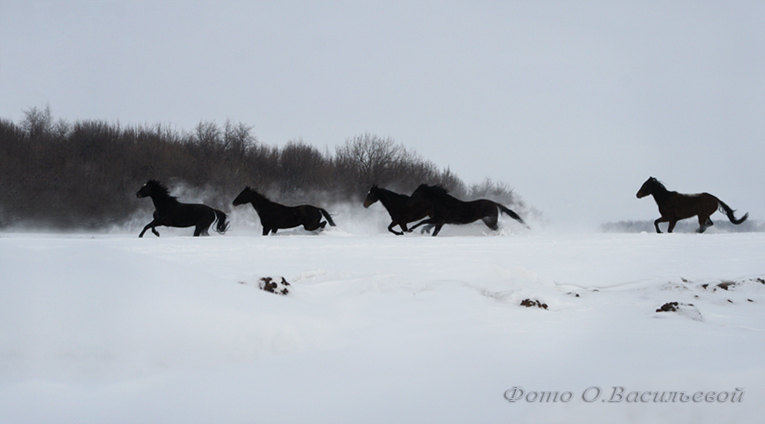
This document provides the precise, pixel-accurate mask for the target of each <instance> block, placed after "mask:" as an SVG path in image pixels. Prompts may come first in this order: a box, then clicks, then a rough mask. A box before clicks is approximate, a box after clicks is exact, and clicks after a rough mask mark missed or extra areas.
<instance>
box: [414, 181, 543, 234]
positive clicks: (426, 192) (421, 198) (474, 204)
mask: <svg viewBox="0 0 765 424" xmlns="http://www.w3.org/2000/svg"><path fill="white" fill-rule="evenodd" d="M410 202H424V203H426V204H427V205H428V207H427V211H428V216H429V218H428V219H425V220H422V221H420V222H418V223H417V224H416V225H415V226H414V227H412V228H411V229H412V230H414V229H415V228H417V227H419V226H420V225H425V224H434V225H435V226H436V228H435V230H433V236H437V235H438V232H439V231H441V227H443V226H444V224H469V223H471V222H474V221H477V220H479V219H480V220H481V221H483V223H484V224H486V226H487V227H489V228H491V229H492V230H495V231H496V230H497V229H499V227H498V226H497V221H498V218H499V211H502V212H504V213H506V214H507V215H510V217H511V218H513V219H514V220H516V221H518V222H520V223H521V224H523V225H524V226H526V227H527V228H528V225H526V223H525V222H523V219H521V217H520V216H518V214H517V213H515V212H513V211H512V210H510V209H508V208H506V207H505V206H503V205H501V204H499V203H497V202H495V201H493V200H488V199H478V200H473V201H469V202H464V201H462V200H459V199H457V198H455V197H453V196H452V195H450V194H449V193H448V192H447V191H446V189H445V188H443V187H441V186H438V185H427V184H420V186H419V187H417V189H416V190H415V191H414V192H413V193H412V196H411V199H410Z"/></svg>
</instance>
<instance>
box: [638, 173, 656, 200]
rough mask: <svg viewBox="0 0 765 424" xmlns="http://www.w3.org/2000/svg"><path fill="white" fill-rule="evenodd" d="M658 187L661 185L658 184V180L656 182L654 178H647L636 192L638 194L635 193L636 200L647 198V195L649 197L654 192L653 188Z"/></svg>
mask: <svg viewBox="0 0 765 424" xmlns="http://www.w3.org/2000/svg"><path fill="white" fill-rule="evenodd" d="M658 185H661V183H660V182H659V180H657V179H656V178H654V177H650V178H648V179H647V180H645V182H644V183H643V185H642V186H640V190H638V192H637V194H636V196H637V198H638V199H641V198H643V197H646V196H648V195H650V194H653V192H654V189H655V188H656V187H657V186H658Z"/></svg>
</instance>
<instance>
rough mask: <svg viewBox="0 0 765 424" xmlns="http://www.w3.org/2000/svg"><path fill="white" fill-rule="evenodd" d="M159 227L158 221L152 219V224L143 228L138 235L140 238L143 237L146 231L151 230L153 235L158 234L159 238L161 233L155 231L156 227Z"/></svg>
mask: <svg viewBox="0 0 765 424" xmlns="http://www.w3.org/2000/svg"><path fill="white" fill-rule="evenodd" d="M157 225H159V223H158V222H157V220H156V219H152V220H151V222H150V223H148V224H146V226H145V227H143V230H141V234H138V238H141V237H143V233H145V232H146V230H148V229H149V228H151V232H152V233H154V234H156V235H157V237H159V233H158V232H157V230H156V229H154V227H156V226H157Z"/></svg>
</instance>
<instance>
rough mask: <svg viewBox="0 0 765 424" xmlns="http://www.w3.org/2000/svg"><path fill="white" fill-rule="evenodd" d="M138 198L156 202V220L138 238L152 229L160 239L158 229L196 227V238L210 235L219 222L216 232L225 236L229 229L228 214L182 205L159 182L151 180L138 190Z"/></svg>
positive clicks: (209, 208)
mask: <svg viewBox="0 0 765 424" xmlns="http://www.w3.org/2000/svg"><path fill="white" fill-rule="evenodd" d="M136 196H137V197H151V201H152V202H154V209H155V211H154V219H153V220H152V221H151V222H150V223H148V224H146V226H145V227H143V231H141V234H139V235H138V237H143V233H145V232H146V230H148V229H149V228H151V232H152V233H154V235H156V236H157V237H159V232H158V231H157V229H156V227H158V226H160V225H164V226H166V227H184V228H185V227H196V228H194V237H197V236H199V235H205V236H207V235H209V233H208V232H207V230H208V229H209V228H210V225H212V223H213V222H215V221H216V220H217V221H218V223H217V225H216V227H215V231H217V232H219V233H221V234H223V233H225V232H226V230H227V229H228V225H229V224H228V222H226V214H225V213H223V212H221V211H219V210H217V209H213V208H211V207H209V206H207V205H201V204H189V203H181V202H179V201H178V199H177V198H175V197H173V196H171V195H170V193H169V192H168V191H167V187H165V186H164V185H162V184H161V183H160V182H159V181H155V180H149V181H148V182H147V183H146V184H144V185H143V187H141V189H140V190H138V193H136Z"/></svg>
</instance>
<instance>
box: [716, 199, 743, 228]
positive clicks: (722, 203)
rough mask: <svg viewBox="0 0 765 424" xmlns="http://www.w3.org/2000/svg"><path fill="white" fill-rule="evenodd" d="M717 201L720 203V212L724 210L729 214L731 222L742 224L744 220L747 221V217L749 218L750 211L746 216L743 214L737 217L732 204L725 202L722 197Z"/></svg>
mask: <svg viewBox="0 0 765 424" xmlns="http://www.w3.org/2000/svg"><path fill="white" fill-rule="evenodd" d="M717 202H718V205H719V207H720V212H724V213H725V215H727V216H728V219H729V220H730V222H732V223H734V224H736V225H738V224H741V223H742V222H744V221H746V219H747V218H749V213H745V214H744V216H742V217H741V218H739V219H736V216H735V215H734V214H733V212H735V211H734V210H733V209H731V208H730V206H728V205H726V204H725V202H723V201H722V200H720V199H717Z"/></svg>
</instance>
